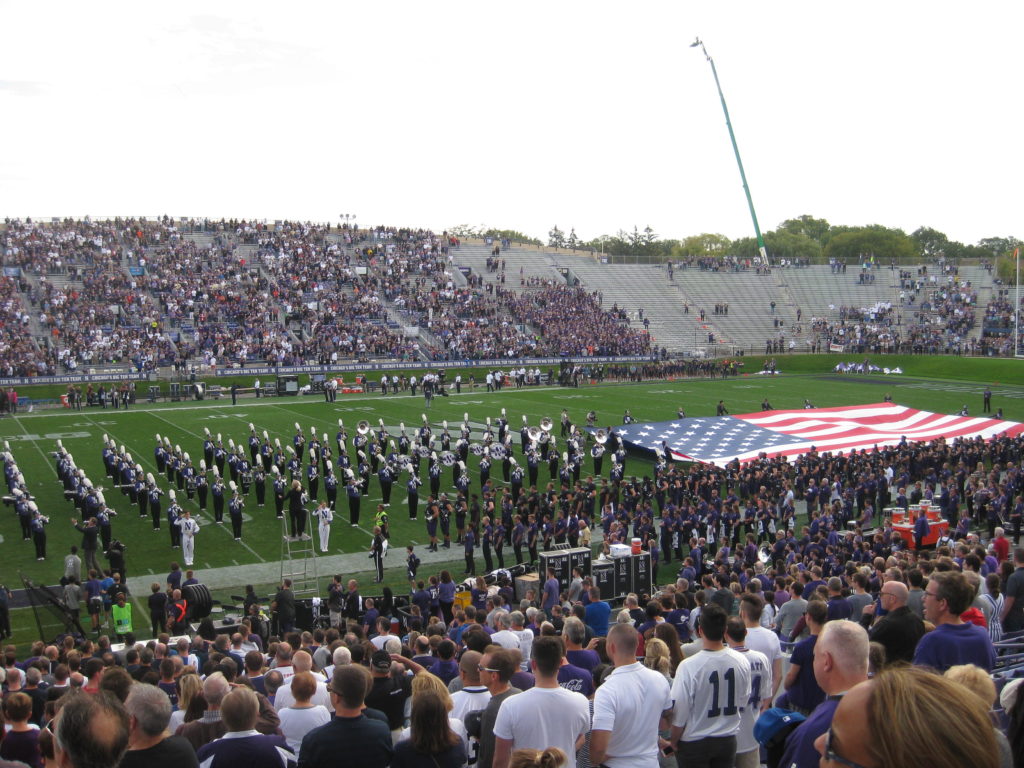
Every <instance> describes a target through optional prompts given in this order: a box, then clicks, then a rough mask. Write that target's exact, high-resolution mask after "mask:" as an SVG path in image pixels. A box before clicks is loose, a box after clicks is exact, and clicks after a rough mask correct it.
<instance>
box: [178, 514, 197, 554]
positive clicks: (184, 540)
mask: <svg viewBox="0 0 1024 768" xmlns="http://www.w3.org/2000/svg"><path fill="white" fill-rule="evenodd" d="M175 525H177V526H178V527H179V528H181V552H182V556H183V557H184V558H185V565H192V558H193V557H194V556H195V553H196V534H197V533H199V523H197V522H196V521H195V520H193V519H192V513H191V512H189V511H188V510H187V509H186V510H185V511H184V512H182V513H181V517H179V518H178V521H177V522H176V523H175Z"/></svg>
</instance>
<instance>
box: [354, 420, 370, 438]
mask: <svg viewBox="0 0 1024 768" xmlns="http://www.w3.org/2000/svg"><path fill="white" fill-rule="evenodd" d="M356 432H358V433H359V434H360V435H366V434H369V432H370V422H368V421H366V420H365V419H364V420H363V421H360V422H359V423H358V424H356Z"/></svg>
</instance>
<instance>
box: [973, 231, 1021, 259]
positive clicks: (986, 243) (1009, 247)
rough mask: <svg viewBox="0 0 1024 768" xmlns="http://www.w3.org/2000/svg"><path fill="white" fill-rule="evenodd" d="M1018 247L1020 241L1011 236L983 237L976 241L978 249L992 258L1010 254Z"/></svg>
mask: <svg viewBox="0 0 1024 768" xmlns="http://www.w3.org/2000/svg"><path fill="white" fill-rule="evenodd" d="M1020 245H1021V242H1020V240H1018V239H1017V238H1016V237H1013V236H1012V235H1011V236H1010V237H985V238H982V239H981V240H979V241H978V247H979V248H981V249H983V250H984V251H986V252H987V253H988V254H989V255H990V256H993V257H994V256H1006V255H1008V254H1011V253H1013V250H1014V248H1019V247H1020Z"/></svg>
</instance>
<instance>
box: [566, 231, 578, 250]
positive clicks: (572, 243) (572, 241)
mask: <svg viewBox="0 0 1024 768" xmlns="http://www.w3.org/2000/svg"><path fill="white" fill-rule="evenodd" d="M565 247H566V248H572V249H573V250H574V251H575V250H576V249H577V248H579V247H580V240H579V238H578V237H576V227H573V228H572V229H570V230H569V239H568V240H566V241H565Z"/></svg>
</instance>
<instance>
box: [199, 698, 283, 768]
mask: <svg viewBox="0 0 1024 768" xmlns="http://www.w3.org/2000/svg"><path fill="white" fill-rule="evenodd" d="M221 710H222V718H223V719H222V722H223V723H224V727H225V729H226V731H225V733H224V736H223V738H220V739H217V740H215V741H212V742H210V743H209V744H206V745H205V746H203V747H202V748H201V749H199V750H198V751H197V752H196V757H198V758H199V760H200V761H201V763H202V765H203V768H227V767H228V766H238V765H246V766H250V767H251V768H295V765H296V759H295V755H294V753H292V751H291V750H290V749H289V748H288V742H287V740H286V739H285V737H284V736H281V735H280V734H276V733H275V734H271V735H266V734H262V733H260V732H259V731H257V730H256V720H257V719H258V718H259V712H260V703H259V700H258V699H257V698H256V693H255V692H254V691H253V690H252V689H251V688H247V687H246V686H244V685H243V686H239V687H238V688H235V689H234V690H232V691H231V693H229V694H228V695H227V696H225V697H224V701H223V702H222V704H221Z"/></svg>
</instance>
